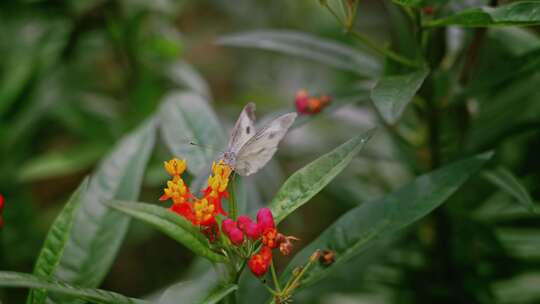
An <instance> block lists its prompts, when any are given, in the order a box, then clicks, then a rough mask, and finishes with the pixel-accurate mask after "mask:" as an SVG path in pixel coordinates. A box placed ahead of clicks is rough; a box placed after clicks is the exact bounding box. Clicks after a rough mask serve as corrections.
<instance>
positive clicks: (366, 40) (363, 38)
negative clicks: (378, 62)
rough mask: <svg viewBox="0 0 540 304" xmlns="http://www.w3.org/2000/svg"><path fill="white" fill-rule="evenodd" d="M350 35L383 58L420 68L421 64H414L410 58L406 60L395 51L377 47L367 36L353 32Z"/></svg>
mask: <svg viewBox="0 0 540 304" xmlns="http://www.w3.org/2000/svg"><path fill="white" fill-rule="evenodd" d="M350 34H351V35H352V36H353V37H354V38H356V39H357V40H358V41H360V42H362V43H363V44H365V45H366V46H367V47H369V48H371V49H372V50H374V51H375V52H377V53H379V54H381V55H383V56H386V57H388V58H389V59H392V60H393V61H396V62H399V63H401V64H404V65H408V66H411V67H419V66H420V64H419V63H417V62H414V61H413V60H410V59H408V58H405V57H403V56H401V55H399V54H397V53H394V52H393V51H391V50H389V49H387V48H384V47H381V46H379V45H377V44H376V43H374V42H373V41H371V40H370V39H369V38H368V37H367V36H364V35H363V34H361V33H359V32H357V31H351V32H350Z"/></svg>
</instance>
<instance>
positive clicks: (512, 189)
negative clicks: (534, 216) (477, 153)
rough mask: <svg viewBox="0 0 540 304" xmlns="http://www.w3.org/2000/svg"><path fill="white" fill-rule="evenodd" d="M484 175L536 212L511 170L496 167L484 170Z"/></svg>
mask: <svg viewBox="0 0 540 304" xmlns="http://www.w3.org/2000/svg"><path fill="white" fill-rule="evenodd" d="M484 177H485V178H486V179H487V180H489V181H490V182H491V183H492V184H494V185H495V186H497V187H499V188H501V190H503V191H505V192H506V193H508V194H510V195H511V196H513V197H514V198H515V199H516V200H517V201H518V202H519V203H520V204H521V205H522V206H523V207H524V208H525V209H527V210H529V211H530V212H533V213H535V212H538V210H537V208H536V205H535V203H534V201H533V199H532V197H531V195H530V194H529V192H528V191H527V189H526V188H525V187H524V186H523V185H522V184H521V183H520V181H519V180H518V179H517V177H515V176H514V174H512V172H510V171H508V170H507V169H505V168H503V167H498V168H496V169H495V170H490V171H485V172H484Z"/></svg>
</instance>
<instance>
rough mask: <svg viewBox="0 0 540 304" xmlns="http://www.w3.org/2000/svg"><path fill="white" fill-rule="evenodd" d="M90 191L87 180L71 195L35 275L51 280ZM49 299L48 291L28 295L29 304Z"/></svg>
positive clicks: (55, 225) (51, 232)
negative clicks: (82, 200)
mask: <svg viewBox="0 0 540 304" xmlns="http://www.w3.org/2000/svg"><path fill="white" fill-rule="evenodd" d="M87 189H88V179H85V180H84V181H83V182H82V183H81V185H80V186H79V188H78V189H77V190H76V191H75V192H74V193H73V194H72V195H71V198H70V199H69V201H68V202H67V204H66V206H65V207H64V209H62V212H60V214H59V215H58V216H57V217H56V219H55V220H54V222H53V224H52V226H51V228H50V229H49V232H48V233H47V237H46V238H45V242H44V244H43V247H42V248H41V252H40V253H39V256H38V258H37V260H36V265H35V267H34V275H36V276H37V277H40V278H45V279H48V278H51V277H52V275H53V273H54V270H55V269H56V266H57V265H58V263H59V262H60V259H61V258H62V254H63V252H64V248H65V246H66V243H67V240H68V238H69V234H70V232H71V227H72V226H73V221H74V220H75V212H76V210H77V208H78V206H79V204H80V202H81V197H82V195H84V193H85V192H86V191H87ZM46 297H47V291H46V290H41V289H40V290H31V291H30V294H29V295H28V299H27V303H32V304H38V303H44V302H45V299H46Z"/></svg>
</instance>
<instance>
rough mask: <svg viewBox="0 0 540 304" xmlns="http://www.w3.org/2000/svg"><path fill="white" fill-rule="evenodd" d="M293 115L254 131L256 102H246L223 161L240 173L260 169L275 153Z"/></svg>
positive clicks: (280, 117) (249, 173)
mask: <svg viewBox="0 0 540 304" xmlns="http://www.w3.org/2000/svg"><path fill="white" fill-rule="evenodd" d="M296 116H297V115H296V113H288V114H284V115H281V116H279V117H278V118H276V119H274V120H273V121H271V122H270V123H269V124H267V125H266V126H264V128H262V129H260V130H258V131H256V130H255V104H254V103H248V104H247V105H246V106H245V107H244V109H243V110H242V112H241V113H240V116H239V117H238V120H237V121H236V124H235V125H234V128H233V129H232V133H231V138H230V139H229V144H228V145H227V149H226V150H225V151H224V152H223V155H222V158H223V161H224V162H225V163H226V164H227V165H229V166H231V167H232V168H233V169H234V171H235V172H236V173H238V174H240V175H242V176H248V175H251V174H253V173H255V172H257V171H259V169H261V168H262V167H264V165H266V163H268V161H270V159H271V158H272V156H274V154H275V153H276V151H277V146H278V144H279V142H280V141H281V140H282V139H283V137H284V136H285V134H286V133H287V130H289V128H290V127H291V126H292V124H293V123H294V120H295V119H296Z"/></svg>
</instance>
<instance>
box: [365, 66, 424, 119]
mask: <svg viewBox="0 0 540 304" xmlns="http://www.w3.org/2000/svg"><path fill="white" fill-rule="evenodd" d="M428 73H429V70H428V69H427V68H422V69H419V70H415V71H412V72H409V73H406V74H401V75H385V76H383V77H382V78H381V79H380V80H379V81H378V82H377V84H376V85H375V87H374V88H373V90H371V99H372V100H373V103H374V104H375V107H376V108H377V110H378V111H379V113H380V114H381V115H382V117H383V118H384V120H386V121H387V122H389V123H391V124H394V123H396V122H397V120H398V119H399V117H401V114H403V111H404V110H405V107H407V105H408V104H409V102H411V100H412V99H413V97H414V95H415V94H416V92H417V91H418V89H420V87H421V86H422V83H423V82H424V79H426V76H427V75H428Z"/></svg>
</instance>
